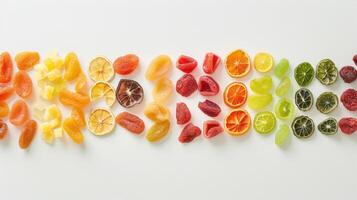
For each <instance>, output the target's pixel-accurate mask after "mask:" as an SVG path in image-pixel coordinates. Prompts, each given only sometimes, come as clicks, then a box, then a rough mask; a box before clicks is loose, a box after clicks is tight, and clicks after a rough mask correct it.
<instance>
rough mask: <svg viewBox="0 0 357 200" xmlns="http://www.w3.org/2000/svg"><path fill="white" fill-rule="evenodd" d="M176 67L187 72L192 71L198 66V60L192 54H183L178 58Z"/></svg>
mask: <svg viewBox="0 0 357 200" xmlns="http://www.w3.org/2000/svg"><path fill="white" fill-rule="evenodd" d="M176 67H177V68H178V69H179V70H181V71H183V72H185V73H191V72H192V71H193V70H194V69H195V68H196V67H197V61H196V60H195V59H194V58H192V57H190V56H185V55H181V56H180V57H179V58H178V59H177V62H176Z"/></svg>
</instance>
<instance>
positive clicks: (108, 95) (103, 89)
mask: <svg viewBox="0 0 357 200" xmlns="http://www.w3.org/2000/svg"><path fill="white" fill-rule="evenodd" d="M90 95H91V96H90V97H91V100H92V101H95V100H97V99H99V98H101V97H104V98H105V102H106V103H107V105H108V106H111V105H113V103H114V102H115V92H114V89H113V88H112V86H111V85H110V84H109V83H107V82H102V81H99V82H96V83H95V84H94V85H93V86H92V88H91V93H90Z"/></svg>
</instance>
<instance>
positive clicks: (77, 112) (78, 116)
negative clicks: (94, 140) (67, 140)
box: [71, 107, 86, 128]
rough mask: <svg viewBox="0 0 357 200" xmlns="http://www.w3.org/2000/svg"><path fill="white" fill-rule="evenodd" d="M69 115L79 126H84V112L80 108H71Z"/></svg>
mask: <svg viewBox="0 0 357 200" xmlns="http://www.w3.org/2000/svg"><path fill="white" fill-rule="evenodd" d="M71 117H72V118H73V120H74V121H75V122H76V123H77V125H78V127H79V128H83V127H85V126H86V120H85V118H84V113H83V111H82V110H81V109H79V108H76V107H74V108H72V111H71Z"/></svg>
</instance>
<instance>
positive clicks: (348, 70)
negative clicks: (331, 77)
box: [340, 66, 357, 83]
mask: <svg viewBox="0 0 357 200" xmlns="http://www.w3.org/2000/svg"><path fill="white" fill-rule="evenodd" d="M340 76H341V78H342V79H343V81H344V82H345V83H352V82H353V81H355V80H356V79H357V70H356V69H355V68H354V67H352V66H344V67H342V68H341V70H340Z"/></svg>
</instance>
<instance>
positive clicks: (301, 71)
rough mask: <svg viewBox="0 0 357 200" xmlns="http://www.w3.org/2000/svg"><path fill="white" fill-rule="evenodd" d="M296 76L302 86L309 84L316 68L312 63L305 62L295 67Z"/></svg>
mask: <svg viewBox="0 0 357 200" xmlns="http://www.w3.org/2000/svg"><path fill="white" fill-rule="evenodd" d="M294 77H295V80H296V82H297V83H298V84H299V85H300V86H303V87H304V86H308V85H309V84H310V83H311V81H312V79H313V78H314V68H313V67H312V66H311V64H310V63H308V62H303V63H301V64H299V65H298V66H297V67H296V68H295V71H294Z"/></svg>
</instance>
